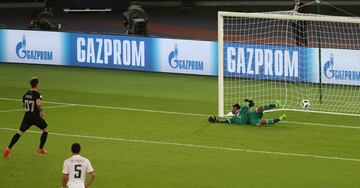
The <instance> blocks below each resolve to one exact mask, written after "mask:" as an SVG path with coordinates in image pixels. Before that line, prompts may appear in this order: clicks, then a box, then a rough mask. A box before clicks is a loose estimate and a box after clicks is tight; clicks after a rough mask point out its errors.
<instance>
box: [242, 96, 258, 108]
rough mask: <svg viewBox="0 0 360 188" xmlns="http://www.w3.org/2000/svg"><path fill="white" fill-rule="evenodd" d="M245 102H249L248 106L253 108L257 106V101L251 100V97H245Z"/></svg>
mask: <svg viewBox="0 0 360 188" xmlns="http://www.w3.org/2000/svg"><path fill="white" fill-rule="evenodd" d="M244 102H247V103H248V107H249V108H251V107H253V106H255V103H254V101H253V100H250V99H247V98H246V99H245V100H244Z"/></svg>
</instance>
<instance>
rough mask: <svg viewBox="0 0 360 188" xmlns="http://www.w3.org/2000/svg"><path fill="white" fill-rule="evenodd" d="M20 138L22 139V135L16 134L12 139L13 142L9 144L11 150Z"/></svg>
mask: <svg viewBox="0 0 360 188" xmlns="http://www.w3.org/2000/svg"><path fill="white" fill-rule="evenodd" d="M20 137H21V135H20V134H19V133H16V134H15V135H14V136H13V137H12V139H11V142H10V144H9V146H8V147H9V148H10V149H11V148H12V147H13V146H14V145H15V144H16V142H17V141H18V140H19V138H20Z"/></svg>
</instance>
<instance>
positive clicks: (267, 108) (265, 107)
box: [263, 104, 276, 110]
mask: <svg viewBox="0 0 360 188" xmlns="http://www.w3.org/2000/svg"><path fill="white" fill-rule="evenodd" d="M263 108H264V110H271V109H273V108H276V105H275V104H266V105H264V106H263Z"/></svg>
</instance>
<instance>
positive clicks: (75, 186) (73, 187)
mask: <svg viewBox="0 0 360 188" xmlns="http://www.w3.org/2000/svg"><path fill="white" fill-rule="evenodd" d="M68 188H85V184H83V183H77V184H71V185H68Z"/></svg>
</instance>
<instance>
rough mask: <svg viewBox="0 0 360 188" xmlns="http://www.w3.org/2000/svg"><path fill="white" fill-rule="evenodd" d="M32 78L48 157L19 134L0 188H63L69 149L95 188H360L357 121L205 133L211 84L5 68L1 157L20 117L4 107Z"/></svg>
mask: <svg viewBox="0 0 360 188" xmlns="http://www.w3.org/2000/svg"><path fill="white" fill-rule="evenodd" d="M34 75H36V76H38V77H39V78H40V89H41V92H42V94H43V96H44V99H45V101H50V102H53V103H47V104H46V105H45V106H46V107H47V108H45V112H46V120H47V122H48V124H49V131H50V135H49V137H48V142H47V143H46V145H45V148H46V149H48V151H49V154H48V155H47V156H41V155H38V154H37V153H36V152H35V151H36V149H37V147H38V144H39V139H40V135H39V134H38V133H36V132H28V133H26V134H25V135H24V136H23V137H22V138H21V139H20V141H19V142H18V143H17V144H16V145H15V146H14V148H13V150H12V153H11V154H10V156H9V159H7V160H6V159H1V160H0V187H6V188H15V187H16V188H20V187H21V188H23V187H27V188H37V187H60V185H61V184H60V181H61V170H62V163H63V161H64V160H65V159H66V158H68V157H69V156H70V145H71V144H72V143H74V142H79V143H81V145H82V148H83V150H82V155H83V156H85V157H87V158H89V159H90V160H91V161H92V164H93V166H94V168H95V170H96V172H97V177H96V179H95V183H94V184H93V186H92V187H101V188H112V187H114V188H117V187H127V188H139V187H146V188H152V187H154V188H158V187H178V188H184V187H194V188H210V187H213V188H218V187H224V188H232V187H233V188H239V187H251V188H254V187H255V188H256V187H259V188H264V187H267V188H272V187H273V188H278V187H292V188H294V187H299V188H304V187H317V188H322V187H323V188H329V187H340V188H343V187H346V188H352V187H354V188H355V187H356V188H357V187H358V186H359V184H360V181H359V172H360V144H359V143H360V126H359V125H360V124H359V121H360V118H356V117H345V116H334V115H318V114H313V113H287V115H288V119H287V121H288V122H280V123H278V124H276V125H275V126H272V127H262V128H259V127H254V126H224V125H213V124H209V123H208V122H207V117H206V115H208V114H216V112H217V79H216V78H214V77H197V76H185V75H170V74H154V73H143V72H128V71H114V70H98V69H81V68H64V67H55V66H33V65H15V64H13V65H10V64H2V65H0V91H1V94H0V98H1V99H0V149H1V150H3V149H5V147H6V146H7V145H8V143H9V141H10V139H11V137H12V136H13V135H14V133H15V130H12V129H18V127H19V124H20V121H21V118H22V115H23V112H22V111H17V110H18V109H20V108H21V107H20V102H19V101H15V100H11V99H20V98H21V97H22V95H23V93H24V92H25V90H26V89H27V88H28V80H29V78H31V77H32V76H34ZM54 102H61V103H54ZM63 103H66V104H63ZM69 104H70V105H69ZM71 104H73V105H71ZM74 104H75V105H74ZM110 107H111V108H110ZM13 110H14V111H13ZM172 112H182V113H185V114H181V113H172ZM280 114H281V112H279V113H273V114H265V118H270V117H277V116H279V115H280ZM204 115H205V116H204ZM328 125H335V126H331V127H329V126H328ZM9 129H10V130H9ZM31 131H38V130H37V128H36V127H33V128H32V129H31ZM51 133H53V134H51ZM54 133H55V134H54ZM301 154H305V155H301Z"/></svg>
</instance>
